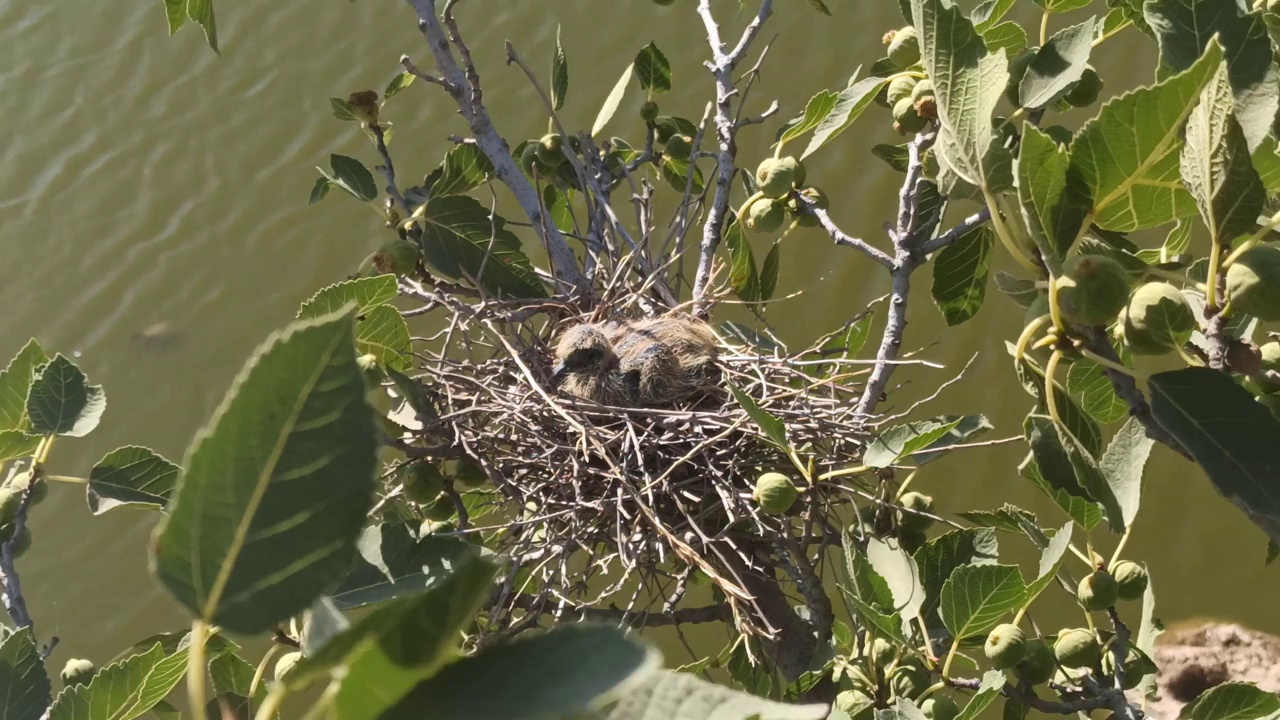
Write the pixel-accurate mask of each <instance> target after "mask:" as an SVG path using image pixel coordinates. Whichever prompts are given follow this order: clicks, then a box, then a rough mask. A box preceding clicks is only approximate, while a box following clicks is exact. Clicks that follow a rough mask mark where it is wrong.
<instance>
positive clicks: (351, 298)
mask: <svg viewBox="0 0 1280 720" xmlns="http://www.w3.org/2000/svg"><path fill="white" fill-rule="evenodd" d="M396 294H397V292H396V276H395V275H375V276H374V277H367V278H357V279H355V280H344V281H342V282H339V283H334V284H332V285H328V286H325V287H323V288H321V289H320V290H319V291H317V292H316V294H314V295H312V296H311V297H309V298H307V300H306V302H304V303H302V307H301V308H300V309H299V310H298V318H299V319H302V320H305V319H307V318H315V317H320V316H321V315H327V314H329V313H332V312H337V311H338V310H341V309H342V308H343V307H345V306H346V305H347V304H348V303H352V304H354V305H355V306H356V314H357V315H359V314H361V313H367V312H369V311H370V310H373V309H374V308H376V307H378V306H379V305H385V304H387V303H389V302H391V301H392V300H394V299H395V298H396Z"/></svg>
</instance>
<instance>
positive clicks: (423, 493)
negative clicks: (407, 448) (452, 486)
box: [400, 460, 444, 505]
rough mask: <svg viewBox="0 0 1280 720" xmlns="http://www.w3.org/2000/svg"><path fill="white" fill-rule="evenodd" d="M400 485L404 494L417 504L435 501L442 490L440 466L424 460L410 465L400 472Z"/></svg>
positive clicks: (442, 481) (442, 480)
mask: <svg viewBox="0 0 1280 720" xmlns="http://www.w3.org/2000/svg"><path fill="white" fill-rule="evenodd" d="M400 487H402V488H404V496H405V497H406V498H408V499H409V500H410V501H412V502H415V503H417V504H419V505H426V504H428V503H431V502H435V499H436V498H438V497H440V492H441V491H442V490H444V475H443V474H442V473H441V472H440V468H438V467H436V466H435V465H434V464H433V463H429V462H427V461H425V460H422V461H419V462H416V463H414V464H413V465H410V466H409V467H407V468H405V469H404V470H402V471H401V472H400Z"/></svg>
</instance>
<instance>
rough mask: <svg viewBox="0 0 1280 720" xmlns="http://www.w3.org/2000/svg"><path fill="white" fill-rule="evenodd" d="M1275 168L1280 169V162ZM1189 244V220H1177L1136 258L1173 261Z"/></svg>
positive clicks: (1149, 260) (1153, 261)
mask: <svg viewBox="0 0 1280 720" xmlns="http://www.w3.org/2000/svg"><path fill="white" fill-rule="evenodd" d="M1277 169H1278V170H1280V164H1278V166H1277ZM1190 246H1191V222H1190V221H1189V220H1179V221H1178V222H1176V223H1174V225H1173V227H1172V228H1170V229H1169V234H1168V235H1166V236H1165V238H1164V242H1163V243H1161V244H1160V247H1159V248H1155V249H1146V250H1139V251H1138V253H1137V258H1138V259H1139V260H1141V261H1142V262H1144V263H1147V264H1148V265H1162V264H1164V263H1169V262H1173V261H1174V260H1175V259H1176V258H1177V257H1178V256H1179V255H1181V254H1183V253H1185V252H1186V251H1187V248H1188V247H1190Z"/></svg>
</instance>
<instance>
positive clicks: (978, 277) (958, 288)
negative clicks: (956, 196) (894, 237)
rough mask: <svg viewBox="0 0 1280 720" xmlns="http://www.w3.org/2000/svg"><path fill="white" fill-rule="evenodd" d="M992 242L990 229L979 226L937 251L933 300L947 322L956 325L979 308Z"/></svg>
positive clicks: (985, 284)
mask: <svg viewBox="0 0 1280 720" xmlns="http://www.w3.org/2000/svg"><path fill="white" fill-rule="evenodd" d="M993 243H994V235H993V234H992V231H991V228H990V227H989V226H987V225H979V226H978V227H975V228H974V229H972V230H970V231H969V232H967V233H965V234H964V235H961V236H960V237H959V238H957V239H956V241H955V242H953V243H951V244H950V245H948V246H947V247H945V248H943V249H942V252H940V253H938V255H937V257H936V259H935V261H934V268H933V302H934V304H936V305H937V306H938V309H939V310H941V311H942V317H943V318H944V319H946V321H947V325H949V326H951V325H959V324H960V323H962V322H964V321H966V320H968V319H969V318H971V317H973V316H974V315H976V314H977V312H978V309H979V308H981V307H982V301H983V299H985V298H986V295H987V271H988V268H989V260H988V256H989V255H990V253H991V246H992V244H993Z"/></svg>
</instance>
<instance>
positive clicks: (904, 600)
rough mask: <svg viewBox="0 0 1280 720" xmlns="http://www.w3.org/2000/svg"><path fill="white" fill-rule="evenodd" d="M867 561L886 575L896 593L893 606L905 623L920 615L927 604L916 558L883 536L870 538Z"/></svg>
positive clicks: (892, 592) (893, 591) (887, 581)
mask: <svg viewBox="0 0 1280 720" xmlns="http://www.w3.org/2000/svg"><path fill="white" fill-rule="evenodd" d="M867 562H869V563H870V564H871V567H872V569H874V570H875V572H876V574H877V575H879V576H880V577H882V578H884V581H885V584H887V585H888V587H889V592H890V593H891V594H892V595H893V607H894V609H896V610H897V611H898V615H900V616H901V617H902V621H903V622H904V623H909V622H911V621H912V620H915V619H916V618H917V617H920V608H921V607H922V606H923V605H924V600H925V595H924V588H923V587H922V586H921V584H920V571H919V569H918V568H917V567H916V561H915V560H913V559H912V558H911V556H910V555H908V554H907V553H906V552H905V551H904V550H902V549H901V548H900V547H898V546H897V544H896V542H895V543H894V544H892V545H890V544H889V543H887V542H885V541H884V540H881V539H880V538H875V537H873V538H870V539H869V540H868V541H867Z"/></svg>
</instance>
